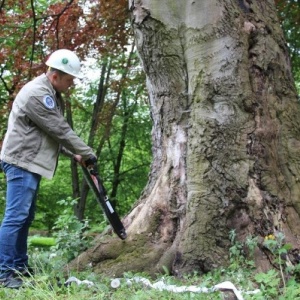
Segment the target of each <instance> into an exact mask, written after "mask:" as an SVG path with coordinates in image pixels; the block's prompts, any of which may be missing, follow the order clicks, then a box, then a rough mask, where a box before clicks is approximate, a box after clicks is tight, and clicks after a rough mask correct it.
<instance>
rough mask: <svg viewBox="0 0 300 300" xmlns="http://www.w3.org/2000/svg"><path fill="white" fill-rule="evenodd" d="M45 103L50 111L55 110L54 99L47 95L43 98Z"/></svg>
mask: <svg viewBox="0 0 300 300" xmlns="http://www.w3.org/2000/svg"><path fill="white" fill-rule="evenodd" d="M43 102H44V105H45V106H46V107H47V108H49V109H53V108H54V107H55V102H54V100H53V98H52V97H51V96H49V95H46V96H44V97H43Z"/></svg>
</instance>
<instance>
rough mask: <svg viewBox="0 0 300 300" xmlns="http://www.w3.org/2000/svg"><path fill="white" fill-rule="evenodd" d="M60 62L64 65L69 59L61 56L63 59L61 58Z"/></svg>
mask: <svg viewBox="0 0 300 300" xmlns="http://www.w3.org/2000/svg"><path fill="white" fill-rule="evenodd" d="M61 62H62V63H63V64H64V65H66V64H67V63H68V62H69V61H68V59H67V58H63V59H62V60H61Z"/></svg>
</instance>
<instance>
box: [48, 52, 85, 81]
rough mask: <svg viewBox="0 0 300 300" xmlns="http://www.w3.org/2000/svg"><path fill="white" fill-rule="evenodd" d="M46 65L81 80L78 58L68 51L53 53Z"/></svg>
mask: <svg viewBox="0 0 300 300" xmlns="http://www.w3.org/2000/svg"><path fill="white" fill-rule="evenodd" d="M46 65H47V66H49V67H51V68H54V69H57V70H60V71H62V72H64V73H67V74H70V75H72V76H74V77H78V78H82V74H81V73H80V60H79V58H78V56H77V55H76V54H75V53H74V52H72V51H70V50H67V49H60V50H57V51H55V52H53V53H52V54H51V55H50V57H49V58H48V60H47V61H46Z"/></svg>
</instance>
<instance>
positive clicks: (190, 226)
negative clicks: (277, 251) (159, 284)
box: [70, 0, 300, 275]
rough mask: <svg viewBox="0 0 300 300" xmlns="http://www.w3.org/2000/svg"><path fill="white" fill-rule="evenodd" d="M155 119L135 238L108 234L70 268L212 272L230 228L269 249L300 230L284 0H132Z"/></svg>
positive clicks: (133, 220) (131, 222)
mask: <svg viewBox="0 0 300 300" xmlns="http://www.w3.org/2000/svg"><path fill="white" fill-rule="evenodd" d="M129 2H130V9H131V11H132V18H133V28H134V32H135V40H136V44H137V49H138V52H139V55H140V58H141V61H142V64H143V68H144V71H145V73H146V75H147V86H148V90H149V99H150V106H151V107H150V109H151V115H152V118H153V131H152V141H153V163H152V166H151V173H150V177H149V182H148V184H147V186H146V188H145V190H144V192H143V194H142V196H141V198H140V200H139V202H138V203H137V205H136V207H135V208H134V209H133V210H132V211H131V212H130V213H129V214H128V216H127V217H126V218H125V219H124V223H125V224H126V227H127V232H128V238H127V240H125V241H124V242H122V241H120V240H118V239H110V240H109V241H106V242H103V240H99V242H98V244H97V246H96V247H94V248H93V249H90V250H88V251H87V252H85V253H83V254H82V255H80V256H79V257H78V258H77V259H76V261H74V262H72V263H71V264H70V266H73V267H75V266H76V267H78V266H79V269H81V268H84V266H86V265H87V264H88V263H90V262H92V265H93V266H94V268H95V270H96V271H97V270H98V271H101V272H106V273H107V274H112V275H113V274H122V273H123V272H124V271H129V270H130V271H147V272H149V273H153V274H155V273H157V272H158V271H159V270H160V269H161V268H162V267H163V266H165V267H167V268H169V270H170V271H171V272H172V274H177V275H180V274H182V273H187V272H191V271H198V272H207V271H209V270H212V269H213V268H216V267H219V266H221V265H223V266H225V265H226V264H227V263H228V261H229V251H228V250H229V247H230V241H229V232H230V230H235V231H236V233H237V237H238V239H240V240H244V239H245V238H246V237H247V236H249V235H252V236H258V237H259V246H260V247H258V248H257V250H256V263H257V268H260V269H267V268H268V266H269V262H268V260H267V257H266V256H265V255H264V252H263V247H261V244H262V241H263V239H264V237H265V236H266V235H268V234H275V235H276V234H277V233H278V232H282V233H284V235H285V237H286V242H289V243H291V244H292V245H293V246H294V247H296V248H297V239H296V237H297V235H299V233H300V232H299V231H300V226H299V225H300V220H299V212H300V202H299V195H300V183H299V178H300V177H299V176H300V173H299V165H300V164H299V163H300V152H299V149H300V147H299V146H300V140H299V138H298V135H299V129H300V124H299V116H300V109H299V103H298V100H297V93H296V89H295V86H294V82H293V78H292V75H291V66H290V61H289V55H288V49H287V46H286V43H285V40H284V37H283V33H282V30H281V28H280V24H279V21H278V19H277V15H276V9H275V4H274V1H273V0H265V1H260V0H253V1H247V0H244V1H241V0H236V1H233V0H221V1H220V0H202V1H195V0H185V1H183V0H151V1H150V0H131V1H129Z"/></svg>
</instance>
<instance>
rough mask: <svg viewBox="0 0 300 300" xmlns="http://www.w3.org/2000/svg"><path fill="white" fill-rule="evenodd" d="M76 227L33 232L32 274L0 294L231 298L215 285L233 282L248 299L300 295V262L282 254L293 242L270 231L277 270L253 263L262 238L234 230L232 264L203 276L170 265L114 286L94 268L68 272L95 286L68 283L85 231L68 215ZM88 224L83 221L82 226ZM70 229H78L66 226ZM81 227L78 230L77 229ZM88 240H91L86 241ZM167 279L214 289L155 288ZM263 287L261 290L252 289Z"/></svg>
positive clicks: (126, 299)
mask: <svg viewBox="0 0 300 300" xmlns="http://www.w3.org/2000/svg"><path fill="white" fill-rule="evenodd" d="M69 223H70V224H75V225H76V226H65V224H66V222H62V224H64V227H63V228H62V230H61V231H60V232H58V234H57V235H56V239H54V238H47V237H37V236H34V237H30V241H29V257H30V265H31V266H32V267H33V268H34V269H35V275H34V277H32V278H26V279H24V284H23V287H22V288H20V289H18V290H11V289H7V288H4V287H0V299H4V300H5V299H15V300H25V299H26V300H28V299H30V300H35V299H36V300H52V299H53V300H66V299H68V300H77V299H78V300H81V299H88V300H93V299H103V300H111V299H112V300H156V299H159V300H181V299H182V300H185V299H186V300H187V299H189V300H190V299H197V300H198V299H199V300H223V299H227V298H226V297H225V295H224V292H223V291H222V292H221V291H217V290H214V289H212V288H213V287H214V286H215V285H217V284H219V283H221V282H225V281H230V282H231V283H232V284H234V286H235V287H236V288H237V289H238V290H239V291H241V293H242V296H243V299H244V300H300V284H299V278H300V265H296V266H287V265H286V264H285V261H283V260H282V259H281V254H282V253H284V254H286V253H288V251H289V250H290V249H291V248H290V245H288V244H285V243H284V236H283V235H280V234H278V235H277V236H276V237H275V236H273V235H269V236H268V237H266V238H265V241H264V246H265V247H268V249H269V250H270V251H271V252H272V254H273V257H274V262H276V264H277V265H278V266H279V268H278V269H271V270H269V271H268V272H266V273H257V270H256V269H255V268H254V262H253V255H254V249H255V247H257V245H258V242H257V240H258V239H257V238H254V237H247V239H246V241H244V242H238V241H236V235H235V232H234V231H232V232H231V233H230V240H231V244H232V246H231V247H230V249H229V255H230V265H229V266H228V267H227V268H220V269H216V270H213V271H211V272H209V273H207V274H204V275H201V276H200V275H198V274H197V273H194V274H191V275H188V276H183V277H182V278H180V279H179V278H176V277H173V276H169V275H168V274H169V273H170V272H169V271H168V270H167V269H166V268H165V275H158V276H157V278H156V279H153V278H152V279H150V277H149V276H148V275H147V274H145V273H144V274H131V273H126V274H123V277H122V278H120V285H119V286H118V287H115V288H114V287H113V286H112V285H111V283H112V280H113V278H107V277H105V276H102V275H99V274H95V273H93V270H92V269H91V270H90V271H85V272H82V273H77V274H76V273H70V274H68V276H67V277H70V276H75V277H76V278H78V279H79V280H81V281H84V280H88V281H89V282H92V283H93V285H92V286H89V285H88V284H85V283H82V284H80V285H77V284H76V283H72V284H70V285H67V286H66V285H65V284H64V283H65V282H66V279H67V278H64V276H63V273H62V270H63V268H64V266H65V265H66V263H67V261H68V260H69V259H70V257H72V256H74V255H76V254H77V252H76V251H79V247H80V245H81V242H82V240H81V239H85V238H84V236H82V235H80V234H78V232H80V229H81V228H82V227H80V226H79V227H78V226H77V225H78V224H77V222H75V221H74V220H73V219H71V220H69ZM81 226H84V225H81ZM66 228H67V229H68V228H75V229H72V230H71V231H66ZM78 228H79V231H78ZM84 242H86V241H85V240H84ZM245 248H247V249H248V256H247V257H245V256H244V249H245ZM137 277H139V278H140V277H143V278H145V279H148V280H149V281H150V283H151V284H152V286H149V285H146V284H143V283H142V282H141V281H139V282H137V281H136V280H135V279H136V278H137ZM159 281H163V283H164V284H166V285H167V286H170V285H171V286H176V287H182V286H186V287H190V286H195V287H202V288H204V287H205V288H207V289H209V292H208V293H196V292H191V291H185V292H181V293H175V292H172V291H167V290H158V289H155V288H154V287H155V283H157V282H159ZM257 289H259V293H256V294H247V293H246V292H249V291H250V292H251V291H254V290H257Z"/></svg>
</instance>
